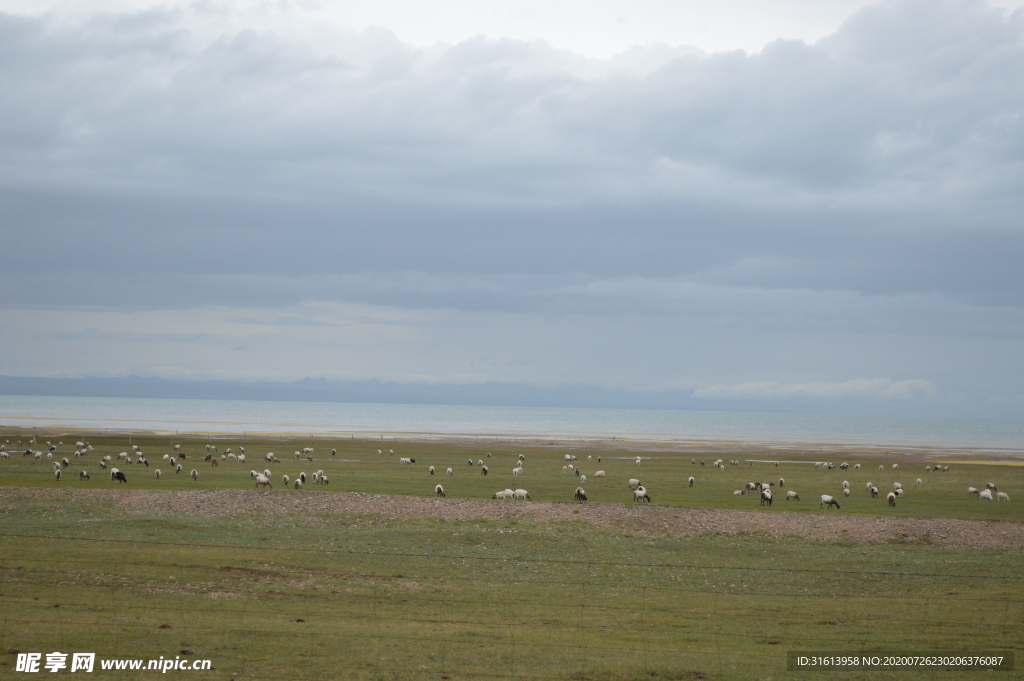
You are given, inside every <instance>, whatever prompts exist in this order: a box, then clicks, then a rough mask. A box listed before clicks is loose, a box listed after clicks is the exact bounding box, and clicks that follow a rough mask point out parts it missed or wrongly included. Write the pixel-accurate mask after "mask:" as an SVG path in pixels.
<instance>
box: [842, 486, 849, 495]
mask: <svg viewBox="0 0 1024 681" xmlns="http://www.w3.org/2000/svg"><path fill="white" fill-rule="evenodd" d="M843 496H844V497H848V496H850V488H849V487H846V488H844V489H843Z"/></svg>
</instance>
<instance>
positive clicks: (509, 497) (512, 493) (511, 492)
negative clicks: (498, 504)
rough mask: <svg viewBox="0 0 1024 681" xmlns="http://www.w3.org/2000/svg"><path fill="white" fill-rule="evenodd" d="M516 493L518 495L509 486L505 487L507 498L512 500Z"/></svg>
mask: <svg viewBox="0 0 1024 681" xmlns="http://www.w3.org/2000/svg"><path fill="white" fill-rule="evenodd" d="M515 495H516V493H515V492H513V491H512V490H510V489H509V488H508V487H506V488H505V498H506V499H508V500H510V501H511V500H512V499H513V498H514V497H515Z"/></svg>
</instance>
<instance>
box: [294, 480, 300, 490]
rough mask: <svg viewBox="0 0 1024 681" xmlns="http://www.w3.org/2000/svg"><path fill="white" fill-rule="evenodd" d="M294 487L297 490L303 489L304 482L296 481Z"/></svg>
mask: <svg viewBox="0 0 1024 681" xmlns="http://www.w3.org/2000/svg"><path fill="white" fill-rule="evenodd" d="M294 487H295V489H302V480H296V481H295V485H294Z"/></svg>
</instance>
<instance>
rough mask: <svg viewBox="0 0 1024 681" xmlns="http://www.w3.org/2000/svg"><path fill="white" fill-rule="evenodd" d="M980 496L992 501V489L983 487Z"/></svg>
mask: <svg viewBox="0 0 1024 681" xmlns="http://www.w3.org/2000/svg"><path fill="white" fill-rule="evenodd" d="M978 496H979V497H980V498H981V499H982V500H984V501H992V490H990V489H983V490H981V492H979V493H978Z"/></svg>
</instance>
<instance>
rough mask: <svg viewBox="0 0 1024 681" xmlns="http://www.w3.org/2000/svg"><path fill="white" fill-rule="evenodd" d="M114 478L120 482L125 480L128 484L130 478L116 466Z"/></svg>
mask: <svg viewBox="0 0 1024 681" xmlns="http://www.w3.org/2000/svg"><path fill="white" fill-rule="evenodd" d="M113 478H114V480H117V481H118V482H123V483H125V484H126V485H127V484H128V479H127V478H126V477H124V473H122V472H121V471H119V470H117V469H116V468H115V469H114V475H113Z"/></svg>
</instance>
